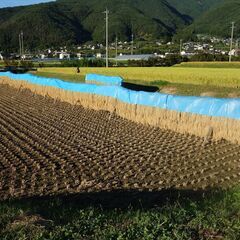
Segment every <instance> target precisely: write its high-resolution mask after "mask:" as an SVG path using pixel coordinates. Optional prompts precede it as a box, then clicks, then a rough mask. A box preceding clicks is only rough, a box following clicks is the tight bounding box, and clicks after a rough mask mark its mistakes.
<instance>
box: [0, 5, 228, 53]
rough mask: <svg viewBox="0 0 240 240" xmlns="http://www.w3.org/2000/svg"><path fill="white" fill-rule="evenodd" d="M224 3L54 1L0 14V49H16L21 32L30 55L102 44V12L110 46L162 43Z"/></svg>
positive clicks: (6, 10) (5, 10) (8, 9)
mask: <svg viewBox="0 0 240 240" xmlns="http://www.w3.org/2000/svg"><path fill="white" fill-rule="evenodd" d="M222 1H224V0H182V1H178V0H101V1H99V0H88V1H86V0H58V1H56V2H50V3H45V4H38V5H31V6H26V7H16V8H6V9H0V48H2V47H1V46H4V48H5V49H11V50H14V49H17V48H18V34H19V32H20V31H21V30H23V31H24V37H25V46H26V47H27V48H29V49H36V48H45V47H52V46H63V45H71V44H80V43H84V42H87V41H94V42H104V38H105V20H104V14H103V11H104V10H105V8H106V7H108V9H109V10H110V15H109V19H110V21H109V33H110V40H113V39H114V38H115V37H116V36H118V38H119V39H121V40H129V39H130V37H131V34H132V33H133V34H134V36H135V38H136V39H145V40H152V39H166V38H168V39H169V38H171V37H172V36H174V35H175V33H176V32H177V31H179V30H181V29H184V28H185V27H186V26H189V25H190V24H191V23H192V22H193V20H194V19H195V18H197V17H198V16H199V15H201V14H202V13H203V12H205V11H207V10H208V9H209V8H210V7H211V6H212V7H214V6H215V5H216V4H217V3H218V4H220V3H221V2H222Z"/></svg>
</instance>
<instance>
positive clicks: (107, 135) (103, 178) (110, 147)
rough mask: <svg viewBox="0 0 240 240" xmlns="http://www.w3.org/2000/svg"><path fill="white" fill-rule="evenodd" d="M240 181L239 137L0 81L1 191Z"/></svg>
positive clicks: (28, 193)
mask: <svg viewBox="0 0 240 240" xmlns="http://www.w3.org/2000/svg"><path fill="white" fill-rule="evenodd" d="M239 181H240V146H239V145H235V144H232V143H230V142H227V141H226V140H220V141H211V140H208V141H206V140H205V139H204V138H200V137H196V136H193V135H187V134H179V133H175V132H172V131H169V130H162V129H159V128H156V127H150V126H144V125H141V124H137V123H133V122H131V121H129V120H125V119H123V118H121V117H118V116H116V115H115V114H110V113H109V112H107V111H94V110H89V109H84V108H83V107H81V106H73V105H70V104H68V103H63V102H59V101H55V100H53V99H51V98H47V97H46V98H45V97H42V96H40V95H35V94H33V93H32V92H30V91H28V90H21V91H17V90H15V89H13V88H10V87H9V86H7V85H1V86H0V199H9V198H23V197H32V196H47V195H58V194H66V193H81V192H99V191H113V190H138V191H157V190H163V189H179V190H180V189H183V190H185V189H191V190H192V189H193V190H197V189H215V188H228V187H231V186H233V185H237V184H238V183H239Z"/></svg>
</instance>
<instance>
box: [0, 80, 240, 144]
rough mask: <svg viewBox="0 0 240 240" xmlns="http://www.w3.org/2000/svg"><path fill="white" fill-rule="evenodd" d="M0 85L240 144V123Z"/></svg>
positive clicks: (24, 85) (22, 84) (18, 84)
mask: <svg viewBox="0 0 240 240" xmlns="http://www.w3.org/2000/svg"><path fill="white" fill-rule="evenodd" d="M0 84H8V85H10V86H12V87H14V88H16V89H22V88H26V89H30V90H31V91H32V92H33V93H35V94H40V95H43V96H50V97H52V98H54V99H58V100H60V101H65V102H68V103H71V104H74V105H81V106H83V107H85V108H90V109H94V110H106V111H109V112H115V113H116V114H117V115H119V116H121V117H123V118H126V119H129V120H131V121H134V122H137V123H142V124H147V125H152V126H157V127H160V128H162V129H169V130H172V131H176V132H180V133H184V134H186V133H188V134H194V135H196V136H200V137H207V136H208V134H209V131H210V130H211V132H212V131H213V134H212V138H213V139H215V140H220V139H226V140H229V141H231V142H233V143H238V144H239V143H240V131H239V129H240V120H234V119H228V118H220V117H209V116H202V115H197V114H190V113H180V112H176V111H171V110H165V109H160V108H154V107H146V106H140V105H133V104H126V103H123V102H120V101H118V100H116V99H114V98H110V97H103V96H99V95H94V94H86V93H78V92H71V91H66V90H62V89H58V88H54V87H46V86H40V85H35V84H31V83H28V82H26V81H15V80H11V79H9V78H7V77H1V78H0Z"/></svg>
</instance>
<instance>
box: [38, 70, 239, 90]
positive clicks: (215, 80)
mask: <svg viewBox="0 0 240 240" xmlns="http://www.w3.org/2000/svg"><path fill="white" fill-rule="evenodd" d="M38 72H39V73H40V74H41V73H45V74H46V73H48V74H55V75H56V76H57V74H59V76H61V74H63V75H65V76H66V75H69V77H72V76H73V75H74V76H78V74H77V73H76V69H75V68H41V69H38ZM87 73H98V74H106V75H117V76H121V77H123V79H124V80H131V81H132V80H136V81H142V82H151V81H160V80H161V81H167V82H170V83H181V84H195V85H209V86H216V87H233V88H238V87H240V68H239V69H234V68H221V69H219V68H208V69H206V68H187V67H185V68H184V67H169V68H163V67H149V68H133V67H129V68H108V69H106V68H81V74H80V75H81V76H85V75H86V74H87Z"/></svg>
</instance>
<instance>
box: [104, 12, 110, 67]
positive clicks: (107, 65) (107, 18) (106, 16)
mask: <svg viewBox="0 0 240 240" xmlns="http://www.w3.org/2000/svg"><path fill="white" fill-rule="evenodd" d="M103 13H104V14H106V68H108V14H109V10H108V9H107V8H106V11H105V12H103Z"/></svg>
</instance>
